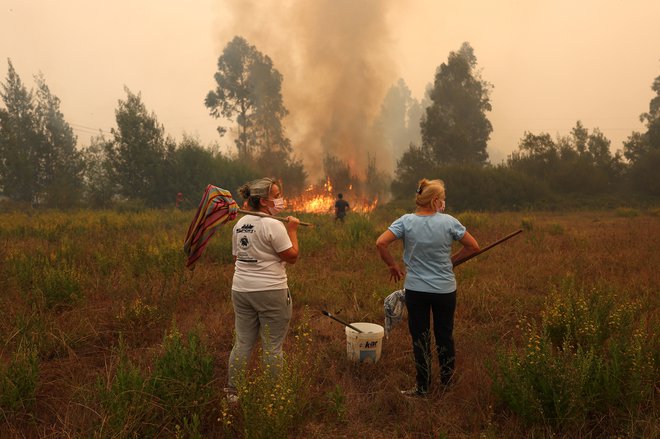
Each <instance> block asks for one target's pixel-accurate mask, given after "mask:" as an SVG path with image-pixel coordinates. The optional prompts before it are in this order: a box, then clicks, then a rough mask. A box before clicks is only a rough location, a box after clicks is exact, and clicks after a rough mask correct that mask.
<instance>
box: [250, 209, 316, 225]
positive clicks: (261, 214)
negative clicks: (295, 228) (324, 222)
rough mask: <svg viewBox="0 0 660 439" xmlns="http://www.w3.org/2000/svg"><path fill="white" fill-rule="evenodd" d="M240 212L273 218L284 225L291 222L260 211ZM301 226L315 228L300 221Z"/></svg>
mask: <svg viewBox="0 0 660 439" xmlns="http://www.w3.org/2000/svg"><path fill="white" fill-rule="evenodd" d="M238 212H239V213H244V214H246V215H255V216H260V217H263V218H273V219H276V220H278V221H282V222H283V223H288V222H289V220H288V219H287V218H282V217H281V216H273V215H269V214H267V213H263V212H259V211H256V210H244V209H238ZM300 225H301V226H305V227H309V226H314V224H312V223H305V222H303V221H300Z"/></svg>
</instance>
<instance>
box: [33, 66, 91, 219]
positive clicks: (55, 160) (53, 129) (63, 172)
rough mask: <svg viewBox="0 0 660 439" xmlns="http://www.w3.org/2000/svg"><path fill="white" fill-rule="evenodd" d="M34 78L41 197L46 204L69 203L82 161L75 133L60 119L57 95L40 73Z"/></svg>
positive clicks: (78, 188) (75, 196)
mask: <svg viewBox="0 0 660 439" xmlns="http://www.w3.org/2000/svg"><path fill="white" fill-rule="evenodd" d="M35 81H36V83H37V93H36V108H35V113H36V117H37V123H38V126H39V130H40V134H41V136H40V137H41V141H42V142H43V147H42V148H41V150H42V151H43V157H42V158H43V163H42V166H40V170H41V172H42V175H41V178H42V180H43V186H44V190H45V201H46V203H47V204H48V205H49V206H53V207H69V206H72V205H74V204H76V203H77V202H78V200H79V199H80V196H81V194H82V191H81V188H82V184H81V183H82V171H83V162H82V157H81V154H80V152H79V151H78V150H77V149H76V143H77V137H76V136H75V135H74V134H73V129H72V128H71V126H70V125H69V124H68V123H67V122H66V120H64V115H63V114H62V112H61V111H60V99H59V98H58V97H57V96H54V95H53V94H52V93H51V92H50V89H49V88H48V85H46V81H45V79H44V77H43V75H39V76H37V77H35Z"/></svg>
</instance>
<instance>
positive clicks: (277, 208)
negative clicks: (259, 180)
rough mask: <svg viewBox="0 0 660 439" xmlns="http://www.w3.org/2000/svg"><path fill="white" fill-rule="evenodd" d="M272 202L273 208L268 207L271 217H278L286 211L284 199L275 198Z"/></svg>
mask: <svg viewBox="0 0 660 439" xmlns="http://www.w3.org/2000/svg"><path fill="white" fill-rule="evenodd" d="M270 201H272V202H273V203H274V205H273V207H270V206H268V211H269V212H270V214H271V215H277V214H278V213H280V212H281V211H283V210H284V198H282V197H280V198H274V199H272V200H270Z"/></svg>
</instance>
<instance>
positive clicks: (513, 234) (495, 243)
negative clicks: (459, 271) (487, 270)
mask: <svg viewBox="0 0 660 439" xmlns="http://www.w3.org/2000/svg"><path fill="white" fill-rule="evenodd" d="M518 233H522V229H520V230H516V231H515V232H513V233H510V234H508V235H506V236H505V237H504V238H500V239H498V240H497V241H495V242H493V243H492V244H489V245H487V246H486V247H484V248H482V249H481V250H479V251H478V252H476V253H472V254H471V255H470V256H468V257H465V258H463V259H460V260H458V261H456V262H454V267H458V266H459V265H461V264H462V263H463V262H467V261H469V260H470V259H472V258H474V257H475V256H479V255H480V254H482V253H483V252H485V251H488V250H490V249H491V248H493V247H495V246H496V245H498V244H501V243H503V242H504V241H506V240H507V239H511V238H513V237H514V236H516V235H517V234H518Z"/></svg>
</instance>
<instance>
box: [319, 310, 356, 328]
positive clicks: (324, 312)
mask: <svg viewBox="0 0 660 439" xmlns="http://www.w3.org/2000/svg"><path fill="white" fill-rule="evenodd" d="M321 312H322V313H323V315H324V316H328V317H330V318H331V319H332V320H334V321H335V322H339V323H341V324H342V325H344V326H347V327H349V328H351V329H352V330H353V331H355V332H359V333H360V334H362V333H363V332H364V331H361V330H359V329H358V328H356V327H355V326H353V325H351V324H350V323H346V322H345V321H343V320H342V319H340V318H339V317H335V316H333V315H332V314H330V313H329V312H328V311H326V310H323V311H321Z"/></svg>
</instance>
